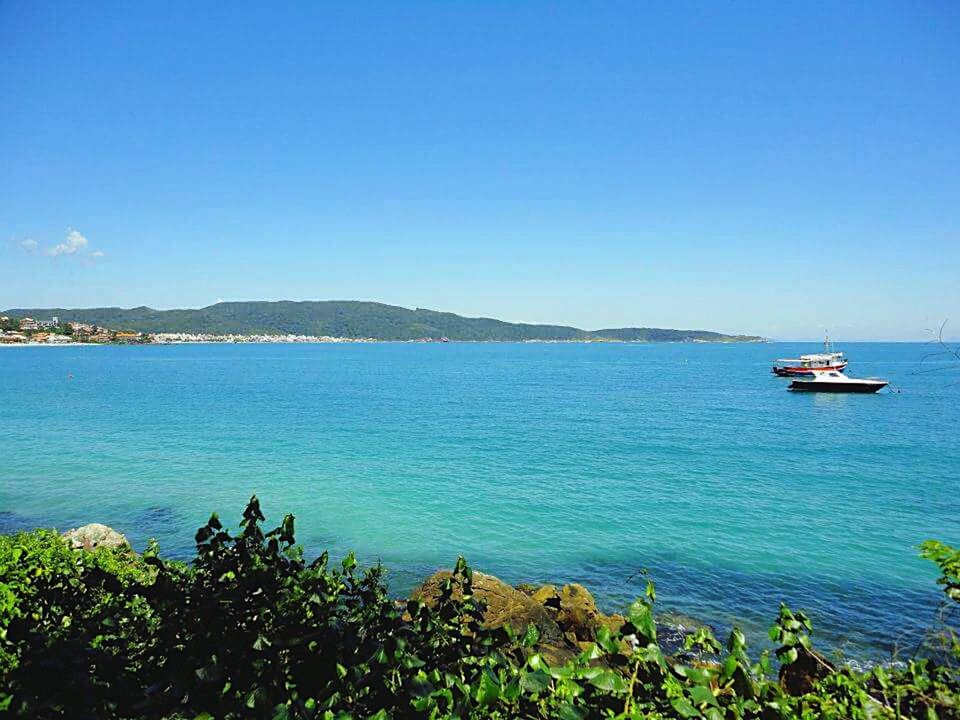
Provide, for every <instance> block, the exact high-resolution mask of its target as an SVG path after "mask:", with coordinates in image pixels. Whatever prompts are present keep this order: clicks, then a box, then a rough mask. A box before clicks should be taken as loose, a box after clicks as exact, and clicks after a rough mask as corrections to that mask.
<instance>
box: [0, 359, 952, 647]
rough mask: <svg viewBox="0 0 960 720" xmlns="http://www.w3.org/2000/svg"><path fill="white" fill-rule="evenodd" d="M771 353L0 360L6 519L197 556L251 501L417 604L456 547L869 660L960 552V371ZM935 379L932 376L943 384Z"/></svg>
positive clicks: (472, 555) (483, 558) (917, 623)
mask: <svg viewBox="0 0 960 720" xmlns="http://www.w3.org/2000/svg"><path fill="white" fill-rule="evenodd" d="M815 349H816V348H815V347H814V346H801V345H789V344H773V345H739V346H726V345H519V344H517V345H514V344H502V345H501V344H456V343H451V344H444V345H403V344H377V345H304V346H298V345H239V346H214V345H184V346H166V347H69V348H3V349H0V380H2V383H3V396H2V400H0V432H2V442H0V511H2V512H0V526H2V529H5V530H10V529H13V528H19V527H26V526H34V525H54V526H57V527H60V528H67V527H68V526H74V525H76V524H81V523H86V522H94V521H96V522H104V523H107V524H109V525H111V526H113V527H116V528H118V529H120V530H121V531H123V532H124V533H126V534H127V535H128V536H129V537H130V538H131V539H132V540H133V541H134V543H135V545H137V546H138V547H140V546H142V545H143V544H144V543H145V542H146V540H147V538H149V537H151V536H153V537H157V538H158V539H159V541H160V543H161V548H162V549H163V550H164V551H165V552H166V553H167V554H171V555H179V556H186V555H188V554H189V553H190V551H191V548H192V545H191V543H192V538H193V531H194V530H195V529H196V527H197V526H198V525H200V524H202V523H203V522H204V521H205V520H206V518H207V517H208V515H209V513H210V511H211V510H218V511H219V512H220V513H221V516H222V517H223V518H224V519H225V520H226V519H229V520H231V521H233V522H235V521H236V519H238V518H239V514H240V512H241V510H242V508H243V506H244V504H245V501H246V500H247V498H248V497H249V495H250V494H251V493H253V492H256V493H257V494H258V495H259V496H260V498H261V500H262V502H263V506H264V509H265V511H266V513H267V514H268V519H270V520H275V519H276V520H278V519H279V517H280V515H281V514H282V513H284V512H293V513H294V514H295V515H296V516H297V527H298V536H299V538H300V540H301V542H302V543H303V544H304V545H305V546H306V548H307V549H308V551H309V552H311V553H317V552H319V551H321V550H322V549H324V548H329V549H331V551H332V552H334V553H342V552H344V551H345V550H346V549H348V548H353V549H355V550H356V551H357V553H358V555H359V556H360V558H361V559H362V560H364V561H367V562H374V561H376V560H377V559H382V560H383V561H384V563H385V564H386V565H387V566H388V567H389V569H390V571H391V573H390V578H391V585H392V587H393V588H394V590H395V591H396V592H398V593H399V592H403V591H405V590H407V589H409V588H410V587H411V585H412V584H414V583H415V582H416V581H417V580H418V579H421V578H423V577H424V576H425V575H427V574H428V573H430V572H432V571H433V570H434V569H436V568H437V567H440V566H449V565H451V564H452V563H453V561H454V560H455V559H456V557H457V555H458V554H459V553H463V554H465V555H466V556H467V559H468V560H469V561H470V562H471V564H472V565H473V566H474V567H476V568H478V569H482V570H485V571H487V572H492V573H494V574H497V575H499V576H501V577H503V578H504V579H507V580H510V581H514V582H520V581H553V582H558V581H559V582H563V581H572V580H576V581H580V582H583V583H584V584H586V585H587V586H588V587H589V588H590V589H591V590H593V591H594V593H595V594H596V596H597V597H598V599H599V600H600V602H601V603H602V604H603V605H604V606H605V607H606V608H607V609H616V608H618V607H620V606H622V605H623V604H625V603H626V602H627V601H628V600H629V599H630V598H632V597H633V596H634V595H636V594H638V593H639V592H640V591H641V589H642V588H641V584H640V582H639V581H638V580H637V579H636V577H635V573H636V571H637V570H639V569H640V568H648V569H649V570H650V572H651V574H652V577H653V578H654V580H655V581H656V582H657V586H658V595H659V601H658V602H659V605H660V606H661V609H663V610H667V609H671V610H676V611H680V612H684V613H687V614H689V615H692V616H694V617H696V618H699V619H702V620H705V621H708V622H710V623H712V624H714V625H715V626H717V627H718V628H719V629H721V630H723V629H725V628H727V627H729V625H730V624H731V623H732V622H734V621H737V622H740V623H742V624H743V625H745V626H746V628H747V629H748V631H749V633H750V635H751V636H752V637H753V639H756V640H759V638H760V635H761V633H762V630H763V629H765V628H766V627H767V626H768V624H769V623H770V621H771V620H772V619H773V617H774V616H775V613H776V608H777V605H778V603H779V601H780V600H781V599H782V600H785V601H787V602H788V603H790V604H791V605H793V606H796V607H804V608H806V609H807V610H808V611H809V613H810V614H811V615H812V617H813V619H814V622H815V627H816V630H817V632H818V636H819V637H820V638H821V642H823V643H827V644H829V645H831V646H834V647H840V648H843V649H844V651H845V652H846V653H847V654H848V655H850V656H852V657H858V658H859V657H863V658H878V657H883V656H884V655H887V654H889V653H890V651H891V650H892V649H893V648H894V647H895V646H897V645H898V644H899V645H910V643H912V642H915V640H916V637H917V633H918V632H919V629H920V628H921V627H922V626H923V625H924V624H925V623H927V622H928V620H929V619H930V618H931V617H932V613H933V609H934V607H935V605H936V603H937V601H938V594H937V590H936V588H935V586H934V583H933V580H934V578H935V577H936V574H935V572H934V570H933V568H932V567H927V565H926V563H924V562H923V561H921V560H919V559H917V557H916V545H917V544H918V543H919V542H921V541H922V540H924V539H926V538H930V537H936V538H940V539H943V540H945V541H948V542H953V543H960V439H958V438H960V433H958V428H960V384H958V382H957V381H958V380H960V370H951V369H950V368H947V367H944V366H940V370H939V371H937V372H922V370H923V368H925V367H928V366H927V365H926V364H924V365H923V366H921V362H920V361H921V358H922V357H923V356H924V355H925V354H926V353H927V351H928V350H929V348H928V347H927V346H924V345H915V344H850V345H847V346H844V347H843V348H842V349H844V350H846V351H847V353H848V354H849V355H850V356H851V358H852V360H853V362H852V364H851V367H850V374H851V375H856V376H864V377H865V376H869V375H879V376H883V377H886V378H888V379H890V380H892V381H893V382H894V383H895V384H896V386H897V387H898V388H900V389H901V390H902V392H901V393H900V394H893V393H888V392H887V391H884V392H883V393H881V394H879V395H875V396H873V395H871V396H842V395H837V396H828V395H809V394H797V393H790V392H787V391H786V389H785V388H786V382H787V381H785V380H782V379H777V378H775V377H773V376H771V375H770V374H769V373H768V368H769V365H770V361H771V360H772V358H774V357H776V356H785V355H792V354H794V353H797V352H800V351H811V350H815ZM929 367H933V366H929Z"/></svg>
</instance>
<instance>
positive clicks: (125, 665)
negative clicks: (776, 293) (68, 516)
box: [0, 497, 960, 720]
mask: <svg viewBox="0 0 960 720" xmlns="http://www.w3.org/2000/svg"><path fill="white" fill-rule="evenodd" d="M263 522H264V516H263V514H262V512H261V509H260V505H259V502H258V501H257V499H256V498H255V497H254V498H252V499H251V501H250V503H249V505H248V506H247V508H246V509H245V511H244V513H243V518H242V521H241V523H240V529H239V532H237V533H236V534H231V533H230V532H229V531H228V530H226V529H225V528H224V527H223V525H222V523H221V522H220V520H219V518H218V517H217V516H216V515H213V516H211V518H210V520H209V521H208V522H207V524H206V525H204V526H203V527H202V528H200V529H199V530H198V531H197V534H196V546H197V554H196V557H195V558H194V560H193V562H192V563H191V564H190V565H184V564H181V563H176V562H170V561H167V560H164V559H163V558H161V557H160V555H159V553H158V550H157V547H156V546H155V545H151V547H150V548H149V549H148V550H147V551H146V552H145V553H144V554H143V555H142V556H136V555H135V554H133V553H132V552H130V551H115V550H98V551H95V552H87V551H84V550H72V549H70V548H69V547H68V546H67V545H66V544H65V543H64V542H63V541H62V540H61V539H60V537H59V536H57V535H56V534H55V533H52V532H49V531H36V532H32V533H21V534H18V535H14V536H9V537H3V538H0V641H2V644H0V653H2V654H0V663H2V664H0V673H2V681H0V707H2V708H3V709H6V710H7V711H8V712H9V714H11V715H13V716H17V717H31V718H72V717H82V718H114V717H119V718H267V719H272V720H285V719H313V718H318V719H319V718H322V719H324V720H335V719H337V718H341V719H342V718H350V717H354V718H374V719H377V720H383V719H385V718H400V717H425V718H453V717H462V718H569V719H571V720H576V719H582V718H623V719H626V718H631V719H639V718H645V719H649V720H654V719H658V718H708V719H709V720H721V719H727V718H729V719H735V718H758V719H759V718H763V719H764V720H768V719H775V718H819V717H826V718H864V719H865V718H896V717H924V718H937V717H940V718H948V717H957V714H958V712H960V705H958V703H960V677H958V674H957V671H956V665H955V664H951V663H944V662H934V661H933V660H931V659H929V658H916V659H913V660H910V661H909V662H907V663H906V664H905V665H903V666H902V667H877V668H874V669H872V670H871V671H869V672H864V673H861V672H855V671H853V670H851V669H848V668H841V669H837V670H833V669H831V670H829V671H828V672H824V673H821V674H820V675H819V676H818V677H817V679H816V681H815V682H814V684H813V685H812V689H811V690H809V691H805V692H803V693H796V694H791V693H790V691H789V690H790V689H789V687H786V683H783V684H782V683H781V682H780V681H778V678H777V676H776V675H775V674H774V668H773V661H772V659H771V658H770V657H768V655H767V654H766V653H763V654H761V655H760V657H759V659H757V660H752V659H751V657H750V655H749V653H748V649H747V646H746V639H745V637H744V634H743V633H742V632H741V631H740V630H739V629H736V628H734V630H733V631H732V632H731V633H730V636H729V638H728V640H727V642H726V644H725V645H721V643H720V642H718V640H717V639H716V638H715V637H714V636H713V634H712V633H711V631H710V630H709V629H707V628H700V629H698V630H697V631H696V632H695V633H693V634H691V635H690V636H689V637H688V638H687V640H686V643H685V649H684V651H683V652H681V653H680V654H679V655H677V656H674V657H671V656H668V655H667V654H665V652H664V651H663V649H662V648H661V646H660V644H659V643H658V639H657V625H656V623H655V621H654V610H653V609H654V603H655V600H656V592H655V589H654V587H653V584H652V583H648V586H647V591H646V593H645V595H644V597H641V598H639V599H637V600H636V601H635V602H634V603H633V604H632V605H631V606H630V607H629V609H628V611H627V620H626V623H625V624H624V625H623V627H622V628H620V629H619V631H613V630H611V629H610V628H608V627H602V628H601V629H600V630H599V631H598V633H597V636H596V641H595V642H594V643H589V644H584V645H583V651H582V652H581V653H580V655H579V656H578V657H576V658H574V659H573V660H571V661H570V662H568V663H566V664H565V665H562V666H551V665H550V664H549V663H547V662H546V660H545V659H544V657H543V655H542V654H541V653H540V652H539V649H538V647H539V643H540V637H539V632H538V630H537V628H536V627H535V626H533V625H531V626H529V627H527V628H509V627H505V628H498V629H493V628H488V627H485V625H484V611H485V607H484V603H483V602H482V601H481V599H480V598H479V597H478V596H477V595H476V594H475V593H474V590H473V573H472V571H471V570H470V568H469V567H468V566H467V564H466V562H465V561H464V560H463V559H462V558H461V559H460V560H459V561H458V562H457V564H456V566H455V567H454V571H453V573H452V575H451V576H450V577H448V578H447V579H445V580H443V581H442V582H441V583H440V586H439V590H438V591H437V593H436V595H435V596H432V597H430V598H426V597H424V598H422V599H421V600H418V601H413V600H411V601H409V602H398V601H395V600H392V599H391V598H390V597H389V596H388V595H387V592H386V588H385V584H384V570H383V568H381V567H380V566H375V567H372V568H368V569H365V570H363V569H360V568H358V566H357V563H356V561H355V559H354V558H353V556H352V555H351V556H347V557H346V558H344V559H343V560H342V561H341V562H340V563H336V564H334V563H332V562H331V561H330V558H329V557H328V556H327V555H326V554H323V555H321V556H320V557H319V558H317V559H316V560H313V561H312V562H307V561H306V560H305V559H304V558H303V553H302V551H301V549H300V548H299V546H297V545H296V544H295V537H294V518H293V517H292V516H287V517H286V518H284V520H283V522H282V523H281V524H280V525H279V526H278V527H276V528H275V529H272V530H270V531H268V532H265V531H264V530H263V527H262V524H263ZM923 553H924V555H925V556H927V557H929V558H931V559H933V560H934V561H935V562H937V563H938V564H939V565H940V566H941V569H942V571H943V574H944V579H945V580H946V581H945V582H943V581H942V582H941V584H943V585H944V589H945V591H946V592H947V597H948V598H949V599H948V602H954V601H956V599H957V598H956V595H955V594H954V593H953V592H952V591H953V590H955V589H956V583H955V580H956V577H957V576H956V568H957V565H956V551H955V550H952V549H951V548H948V547H947V546H944V545H939V544H937V545H934V544H927V545H925V546H924V550H923ZM810 632H811V624H810V621H809V619H808V618H806V616H805V615H803V613H800V612H793V611H791V610H790V609H789V608H787V607H786V606H783V607H781V610H780V614H779V617H778V619H777V621H776V623H775V625H774V626H773V628H771V631H770V637H771V638H772V639H773V641H774V643H775V644H776V645H777V648H776V651H775V656H776V658H777V659H778V661H779V662H780V663H781V668H783V667H787V666H789V665H790V664H791V663H799V662H802V660H803V658H804V657H806V656H807V653H811V652H812V650H811V641H810ZM954 652H955V653H957V652H958V651H957V649H956V648H954ZM781 672H782V671H781Z"/></svg>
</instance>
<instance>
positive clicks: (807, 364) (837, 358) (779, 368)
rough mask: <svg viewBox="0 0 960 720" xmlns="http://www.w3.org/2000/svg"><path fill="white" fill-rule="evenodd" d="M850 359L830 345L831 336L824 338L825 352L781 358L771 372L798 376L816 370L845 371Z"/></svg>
mask: <svg viewBox="0 0 960 720" xmlns="http://www.w3.org/2000/svg"><path fill="white" fill-rule="evenodd" d="M847 364H848V360H847V359H846V358H845V357H844V355H843V353H842V352H834V351H833V348H831V347H830V337H829V336H826V337H825V338H824V340H823V352H822V353H814V354H812V355H801V356H800V357H798V358H779V359H777V360H774V361H773V367H772V368H770V372H772V373H773V374H774V375H779V376H780V377H796V376H798V375H810V374H811V373H812V372H814V371H816V370H836V371H837V372H843V371H844V370H845V369H846V367H847Z"/></svg>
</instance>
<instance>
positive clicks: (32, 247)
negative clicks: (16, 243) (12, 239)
mask: <svg viewBox="0 0 960 720" xmlns="http://www.w3.org/2000/svg"><path fill="white" fill-rule="evenodd" d="M20 247H21V248H23V249H24V250H26V251H27V252H28V253H32V252H36V251H37V248H38V247H40V243H38V242H37V241H36V240H34V239H33V238H27V239H26V240H21V241H20Z"/></svg>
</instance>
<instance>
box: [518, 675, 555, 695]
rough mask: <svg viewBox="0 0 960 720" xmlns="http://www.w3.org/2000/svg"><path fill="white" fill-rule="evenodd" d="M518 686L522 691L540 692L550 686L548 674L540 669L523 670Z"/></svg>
mask: <svg viewBox="0 0 960 720" xmlns="http://www.w3.org/2000/svg"><path fill="white" fill-rule="evenodd" d="M520 687H522V688H523V690H524V692H528V693H536V694H540V693H543V692H546V690H547V688H549V687H550V676H549V675H547V674H546V673H545V672H543V671H542V670H534V671H533V672H525V673H523V674H522V675H521V676H520Z"/></svg>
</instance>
